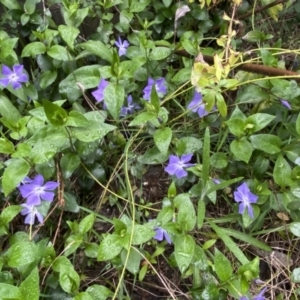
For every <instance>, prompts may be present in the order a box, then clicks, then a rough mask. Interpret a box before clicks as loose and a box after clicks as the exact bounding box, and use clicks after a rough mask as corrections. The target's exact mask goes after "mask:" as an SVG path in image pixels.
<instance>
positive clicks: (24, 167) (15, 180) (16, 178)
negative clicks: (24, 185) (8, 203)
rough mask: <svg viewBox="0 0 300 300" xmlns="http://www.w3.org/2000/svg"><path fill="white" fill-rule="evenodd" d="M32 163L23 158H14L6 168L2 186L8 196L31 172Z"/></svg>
mask: <svg viewBox="0 0 300 300" xmlns="http://www.w3.org/2000/svg"><path fill="white" fill-rule="evenodd" d="M29 170H30V165H29V164H28V162H27V161H26V160H24V159H23V158H12V159H11V160H10V164H9V165H8V166H7V168H6V169H5V170H4V174H3V177H2V188H3V192H4V195H5V196H7V195H8V194H9V193H10V192H11V191H13V190H14V189H15V188H16V187H17V185H18V184H19V183H20V182H21V181H22V180H23V179H24V178H25V176H26V175H27V174H28V173H29Z"/></svg>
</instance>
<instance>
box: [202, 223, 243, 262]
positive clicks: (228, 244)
mask: <svg viewBox="0 0 300 300" xmlns="http://www.w3.org/2000/svg"><path fill="white" fill-rule="evenodd" d="M208 223H209V225H210V226H211V228H212V229H213V230H214V231H215V232H216V234H217V235H218V237H219V238H220V239H221V240H222V241H223V242H224V244H225V245H226V247H227V248H228V249H229V250H230V251H231V252H232V253H233V254H234V256H235V257H236V258H237V259H238V260H239V261H240V262H241V263H242V264H247V263H248V262H249V260H248V258H247V257H246V256H245V255H244V253H243V252H242V250H241V249H240V248H239V247H238V246H237V244H236V243H235V242H234V241H233V240H232V239H231V238H230V237H229V236H228V235H227V234H226V232H225V231H224V230H223V228H221V227H219V226H217V225H216V224H214V223H213V222H209V221H208Z"/></svg>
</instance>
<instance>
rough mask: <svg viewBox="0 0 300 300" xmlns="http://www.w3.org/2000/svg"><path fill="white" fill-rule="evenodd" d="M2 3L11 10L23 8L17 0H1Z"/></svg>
mask: <svg viewBox="0 0 300 300" xmlns="http://www.w3.org/2000/svg"><path fill="white" fill-rule="evenodd" d="M0 3H2V4H3V5H4V6H6V7H7V8H8V9H9V10H13V9H21V7H20V4H19V2H18V1H17V0H0Z"/></svg>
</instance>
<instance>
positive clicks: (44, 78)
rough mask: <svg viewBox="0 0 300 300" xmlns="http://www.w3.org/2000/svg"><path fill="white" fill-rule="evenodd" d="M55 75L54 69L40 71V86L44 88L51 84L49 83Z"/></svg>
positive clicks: (53, 79)
mask: <svg viewBox="0 0 300 300" xmlns="http://www.w3.org/2000/svg"><path fill="white" fill-rule="evenodd" d="M56 77H57V72H56V71H49V70H47V71H45V72H43V73H42V75H41V77H40V87H41V88H42V89H43V90H44V89H46V88H47V87H49V86H51V84H52V83H53V82H54V81H55V79H56Z"/></svg>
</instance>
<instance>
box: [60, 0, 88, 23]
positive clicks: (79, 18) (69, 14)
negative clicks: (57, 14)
mask: <svg viewBox="0 0 300 300" xmlns="http://www.w3.org/2000/svg"><path fill="white" fill-rule="evenodd" d="M66 3H68V5H70V4H71V3H72V4H71V5H70V6H69V7H68V8H70V10H69V9H67V8H65V7H64V6H62V9H61V11H62V14H63V20H64V21H65V23H66V25H68V26H72V27H75V28H79V26H80V25H81V23H82V22H83V20H84V19H85V18H86V17H87V15H88V13H89V7H85V8H78V6H77V3H76V2H75V3H76V4H75V3H74V2H66ZM69 3H70V4H69ZM73 3H74V4H73ZM73 5H74V6H73Z"/></svg>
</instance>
